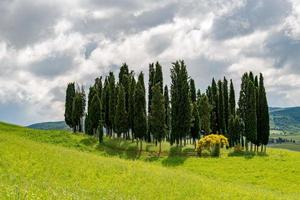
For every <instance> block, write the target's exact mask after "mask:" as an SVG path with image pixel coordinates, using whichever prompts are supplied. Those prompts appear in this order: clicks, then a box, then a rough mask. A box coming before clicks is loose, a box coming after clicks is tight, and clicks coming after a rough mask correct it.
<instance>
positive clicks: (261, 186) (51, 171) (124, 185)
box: [0, 123, 300, 199]
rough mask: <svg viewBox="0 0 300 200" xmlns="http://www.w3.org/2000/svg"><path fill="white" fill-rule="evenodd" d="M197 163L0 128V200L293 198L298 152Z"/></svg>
mask: <svg viewBox="0 0 300 200" xmlns="http://www.w3.org/2000/svg"><path fill="white" fill-rule="evenodd" d="M229 152H230V151H228V150H223V152H222V157H220V158H197V157H195V156H194V152H193V150H192V146H187V147H185V148H183V149H179V148H176V147H172V148H170V150H169V145H168V144H164V145H163V154H162V156H161V157H160V158H158V157H157V154H156V147H155V146H154V145H152V144H147V145H144V151H143V153H142V155H140V156H139V155H138V151H137V148H136V143H132V142H130V141H122V140H117V139H107V138H105V141H104V144H102V145H98V142H97V140H96V139H94V138H92V137H87V136H84V135H80V134H78V135H75V134H71V133H69V132H66V131H39V130H31V129H26V128H22V127H18V126H12V125H8V124H4V123H0V199H299V196H300V190H299V185H300V168H299V166H300V153H299V152H293V151H288V150H282V149H268V155H267V156H253V155H245V156H237V157H233V156H232V157H231V156H228V153H229Z"/></svg>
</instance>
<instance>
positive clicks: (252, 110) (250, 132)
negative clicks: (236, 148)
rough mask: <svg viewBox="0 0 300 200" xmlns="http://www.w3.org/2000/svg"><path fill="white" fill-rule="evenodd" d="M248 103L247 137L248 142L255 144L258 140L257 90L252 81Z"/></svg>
mask: <svg viewBox="0 0 300 200" xmlns="http://www.w3.org/2000/svg"><path fill="white" fill-rule="evenodd" d="M246 102H247V106H246V114H245V136H246V138H247V140H248V141H250V142H252V143H255V142H256V139H257V116H256V88H255V85H254V83H253V81H251V79H249V81H248V86H247V101H246Z"/></svg>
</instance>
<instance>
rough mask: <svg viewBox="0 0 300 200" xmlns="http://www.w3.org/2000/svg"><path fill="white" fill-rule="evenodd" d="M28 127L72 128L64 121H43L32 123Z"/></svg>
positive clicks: (47, 128) (46, 128)
mask: <svg viewBox="0 0 300 200" xmlns="http://www.w3.org/2000/svg"><path fill="white" fill-rule="evenodd" d="M28 128H33V129H41V130H70V128H69V127H68V125H67V124H66V123H65V122H64V121H58V122H42V123H37V124H32V125H30V126H28Z"/></svg>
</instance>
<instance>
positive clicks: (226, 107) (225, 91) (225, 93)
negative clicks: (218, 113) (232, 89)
mask: <svg viewBox="0 0 300 200" xmlns="http://www.w3.org/2000/svg"><path fill="white" fill-rule="evenodd" d="M223 96H224V118H225V126H224V130H225V133H226V134H227V132H228V131H227V129H228V123H229V96H228V81H227V79H226V77H224V80H223Z"/></svg>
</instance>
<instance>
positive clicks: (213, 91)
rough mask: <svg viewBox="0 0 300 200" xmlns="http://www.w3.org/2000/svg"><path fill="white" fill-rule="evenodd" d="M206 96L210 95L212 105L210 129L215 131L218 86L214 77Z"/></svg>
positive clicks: (216, 126)
mask: <svg viewBox="0 0 300 200" xmlns="http://www.w3.org/2000/svg"><path fill="white" fill-rule="evenodd" d="M207 94H208V97H210V104H211V105H212V112H211V130H212V132H214V133H216V132H218V131H219V120H218V115H219V114H218V110H219V98H218V88H217V84H216V81H215V79H213V80H212V84H211V88H209V89H208V93H207Z"/></svg>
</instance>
